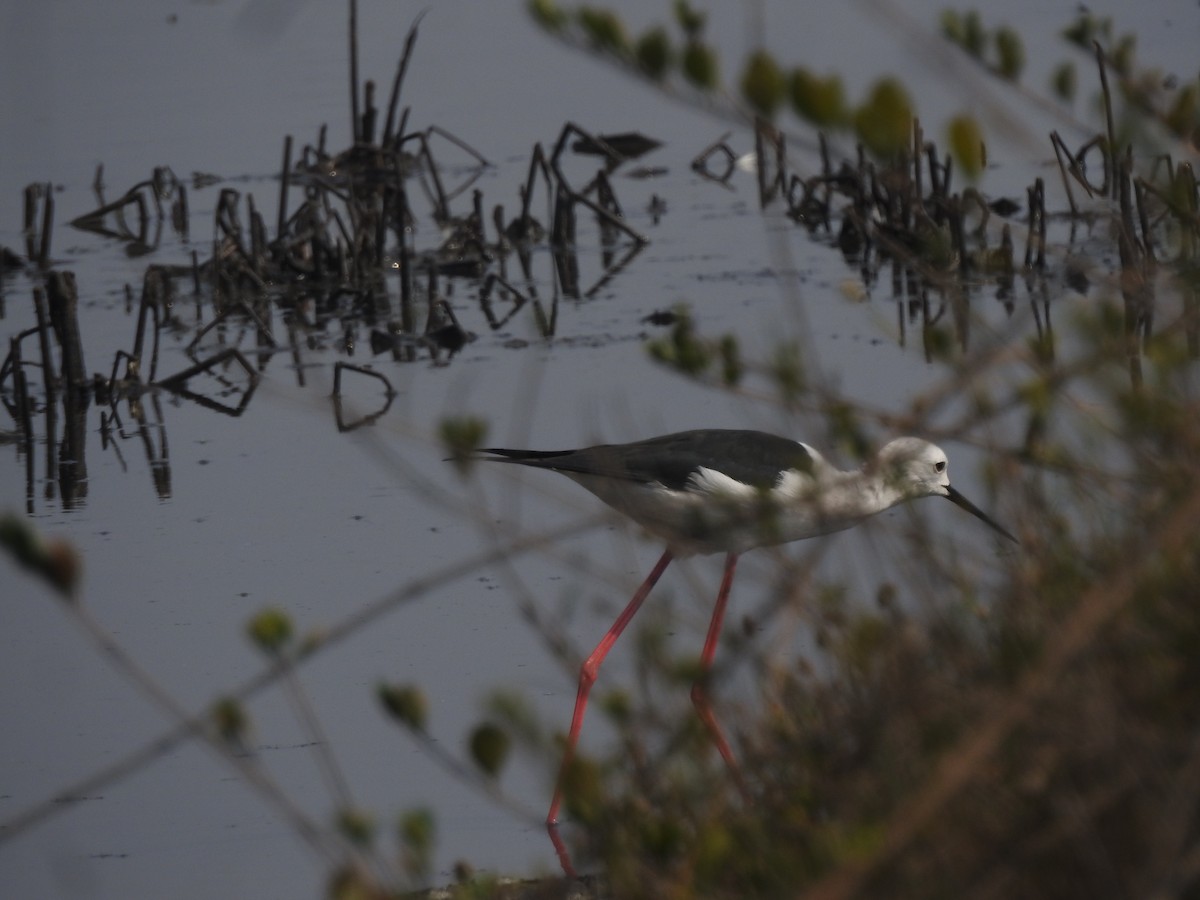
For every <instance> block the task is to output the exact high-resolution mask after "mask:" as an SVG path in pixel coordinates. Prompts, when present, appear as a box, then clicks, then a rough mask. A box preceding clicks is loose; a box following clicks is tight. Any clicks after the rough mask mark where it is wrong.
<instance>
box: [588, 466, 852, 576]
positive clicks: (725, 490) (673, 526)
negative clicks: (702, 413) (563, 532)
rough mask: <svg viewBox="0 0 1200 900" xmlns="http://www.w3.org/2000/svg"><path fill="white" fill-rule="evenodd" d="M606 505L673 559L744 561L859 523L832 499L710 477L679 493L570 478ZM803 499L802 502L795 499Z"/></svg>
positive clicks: (807, 488)
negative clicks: (741, 556) (762, 550)
mask: <svg viewBox="0 0 1200 900" xmlns="http://www.w3.org/2000/svg"><path fill="white" fill-rule="evenodd" d="M571 477H572V478H574V480H575V481H577V482H579V483H580V484H581V485H582V486H583V487H585V488H587V489H588V490H589V491H591V492H592V493H593V494H595V495H596V496H597V497H599V498H600V499H601V500H603V501H604V502H605V503H607V504H608V505H609V506H611V507H612V508H614V509H616V510H617V511H619V512H621V513H623V514H625V515H627V516H629V517H630V518H631V519H633V520H634V521H636V522H637V523H638V524H639V525H641V526H642V527H643V528H645V529H646V530H647V531H649V532H650V533H651V534H654V535H656V536H657V537H659V538H662V539H663V540H664V541H666V542H667V544H668V545H669V546H670V547H671V549H672V551H673V552H674V553H675V554H676V555H678V556H690V555H693V554H706V553H742V552H744V551H746V550H750V549H753V548H754V547H764V546H769V545H773V544H784V543H788V542H790V541H797V540H801V539H803V538H808V537H815V536H816V535H821V534H828V533H830V532H834V531H840V530H842V529H844V528H849V527H851V526H852V525H855V524H856V523H858V522H859V521H860V520H861V519H862V518H863V516H862V514H859V513H858V512H857V510H853V509H848V508H845V506H844V504H842V503H840V502H839V498H838V497H837V493H838V492H837V491H836V490H833V491H822V492H821V493H820V495H818V494H817V493H815V492H814V490H813V485H812V483H811V481H809V483H808V484H805V485H799V484H786V483H782V484H781V485H779V486H778V487H776V488H774V489H772V490H769V491H764V490H759V489H758V488H755V487H752V486H750V485H746V484H741V483H740V482H737V481H734V480H732V479H729V478H726V477H725V476H722V475H720V473H711V474H707V475H704V476H701V477H699V478H696V479H693V481H694V484H691V485H689V486H688V488H686V489H684V490H673V489H670V488H666V487H663V486H662V485H659V484H640V483H637V482H629V481H621V480H618V479H612V478H597V477H592V476H588V475H574V474H572V476H571ZM801 490H802V491H804V496H800V495H799V494H798V491H801Z"/></svg>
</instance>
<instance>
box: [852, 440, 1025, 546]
mask: <svg viewBox="0 0 1200 900" xmlns="http://www.w3.org/2000/svg"><path fill="white" fill-rule="evenodd" d="M875 466H876V472H877V474H878V476H879V477H881V478H882V479H883V483H884V484H885V485H887V486H888V487H889V488H890V489H891V490H893V491H895V492H896V493H897V494H899V495H900V498H901V500H915V499H917V498H918V497H933V496H937V497H945V498H946V499H948V500H949V501H950V502H951V503H953V504H954V505H955V506H957V507H959V508H960V509H965V510H966V511H967V512H969V513H970V514H971V515H973V516H974V517H975V518H977V519H979V520H980V521H981V522H984V523H986V524H987V525H989V526H990V527H991V528H993V529H994V530H995V531H996V532H997V533H998V534H1001V535H1003V536H1004V537H1006V538H1008V539H1009V540H1010V541H1012V542H1013V543H1014V544H1016V543H1020V542H1019V541H1018V540H1017V539H1016V538H1015V537H1013V535H1012V534H1011V533H1010V532H1009V531H1008V530H1007V529H1005V528H1004V526H1003V525H1001V524H1000V523H999V522H997V521H996V520H995V519H993V518H992V517H991V516H989V515H988V514H987V513H985V512H984V511H983V510H982V509H980V508H979V507H978V506H976V505H975V504H974V503H972V502H971V501H970V500H968V499H967V498H966V497H964V496H963V495H962V494H960V493H959V492H958V491H957V490H955V489H954V488H953V487H951V486H950V462H949V460H947V459H946V453H945V451H944V450H942V448H941V447H939V446H937V445H936V444H931V443H929V441H923V440H921V439H920V438H915V437H902V438H896V439H895V440H894V441H891V442H889V443H887V444H885V445H884V446H883V449H882V450H880V451H879V455H878V456H876V457H875Z"/></svg>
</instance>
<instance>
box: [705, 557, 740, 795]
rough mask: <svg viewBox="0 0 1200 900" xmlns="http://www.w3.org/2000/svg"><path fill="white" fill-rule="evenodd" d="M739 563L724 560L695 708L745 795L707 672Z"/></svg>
mask: <svg viewBox="0 0 1200 900" xmlns="http://www.w3.org/2000/svg"><path fill="white" fill-rule="evenodd" d="M737 561H738V554H736V553H730V554H729V555H728V556H726V557H725V575H724V577H722V579H721V590H720V591H719V592H718V593H717V604H716V607H715V608H714V609H713V614H712V620H711V621H710V622H709V623H708V636H707V637H706V638H705V639H704V652H702V653H701V654H700V677H699V679H697V681H696V683H695V684H693V685H692V705H694V706H695V707H696V712H697V713H699V714H700V720H701V721H702V722H703V723H704V727H705V728H707V729H708V733H709V734H710V735H711V736H712V739H713V743H714V744H716V745H717V750H718V751H720V753H721V757H722V758H723V759H724V760H725V764H726V765H727V766H729V770H730V771H731V772H732V773H733V777H734V778H735V779H736V781H737V784H738V787H739V788H740V789H741V791H742V793H743V794H745V793H746V786H745V783H744V782H743V781H742V775H741V770H740V769H739V768H738V764H737V760H735V759H734V758H733V751H732V750H730V749H729V742H728V741H727V740H725V732H724V730H722V728H721V725H720V723H719V722H718V721H717V717H716V716H715V715H713V711H712V704H711V703H710V702H709V699H708V688H707V682H708V673H709V670H710V669H712V661H713V657H714V656H716V654H717V641H718V639H719V638H720V637H721V623H722V621H724V619H725V605H726V604H727V603H728V602H729V588H730V587H731V586H732V585H733V572H734V569H736V568H737Z"/></svg>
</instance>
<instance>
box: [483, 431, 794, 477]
mask: <svg viewBox="0 0 1200 900" xmlns="http://www.w3.org/2000/svg"><path fill="white" fill-rule="evenodd" d="M481 452H483V453H490V454H492V455H493V457H495V458H498V459H499V460H501V461H506V462H513V463H520V464H521V465H526V466H535V467H537V468H542V469H553V470H555V471H558V472H566V473H574V474H585V475H598V476H604V477H609V478H620V479H624V480H628V481H637V482H642V483H646V484H649V483H657V484H661V485H663V486H664V487H667V488H671V489H672V490H683V489H684V488H685V487H686V486H687V484H688V481H689V479H690V478H691V477H692V475H694V474H695V473H696V471H697V470H698V469H700V468H705V469H711V470H714V471H717V472H721V473H722V474H724V475H728V476H729V477H730V478H733V479H735V480H737V481H740V482H742V483H743V484H749V485H753V486H754V487H757V488H762V489H764V490H766V489H769V488H771V487H773V486H774V485H775V484H776V483H777V482H778V481H779V476H780V475H781V474H782V473H783V472H785V471H787V470H788V469H796V470H799V471H801V472H808V473H810V474H811V473H812V469H813V461H812V457H811V456H810V455H809V452H808V450H807V449H806V448H805V447H804V445H803V444H799V443H797V442H796V441H793V440H789V439H788V438H783V437H778V436H776V435H773V434H767V433H765V432H762V431H742V430H727V429H701V430H697V431H680V432H677V433H675V434H665V435H663V436H661V437H656V438H650V439H649V440H645V441H635V442H634V443H631V444H600V445H598V446H595V447H586V448H584V449H582V450H504V449H488V450H483V451H481Z"/></svg>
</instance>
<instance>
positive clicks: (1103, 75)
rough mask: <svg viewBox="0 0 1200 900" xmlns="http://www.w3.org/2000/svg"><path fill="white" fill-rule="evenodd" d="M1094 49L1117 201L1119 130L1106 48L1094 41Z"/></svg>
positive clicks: (1107, 166) (1106, 158) (1108, 166)
mask: <svg viewBox="0 0 1200 900" xmlns="http://www.w3.org/2000/svg"><path fill="white" fill-rule="evenodd" d="M1092 47H1093V48H1094V49H1095V51H1096V67H1097V68H1098V69H1099V70H1100V95H1101V96H1102V97H1103V98H1104V127H1105V133H1106V134H1107V135H1108V142H1107V146H1106V147H1105V149H1104V164H1105V169H1106V170H1107V172H1109V173H1110V174H1111V177H1112V178H1113V181H1112V182H1110V189H1111V191H1112V193H1111V195H1110V196H1111V198H1112V199H1113V200H1116V199H1117V195H1118V193H1119V191H1120V187H1119V186H1118V185H1117V184H1116V183H1115V181H1116V178H1117V172H1118V170H1119V166H1118V163H1117V129H1116V126H1115V125H1114V124H1113V108H1112V91H1110V90H1109V88H1108V67H1107V65H1106V64H1105V59H1104V48H1103V47H1101V46H1100V42H1099V41H1092Z"/></svg>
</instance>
